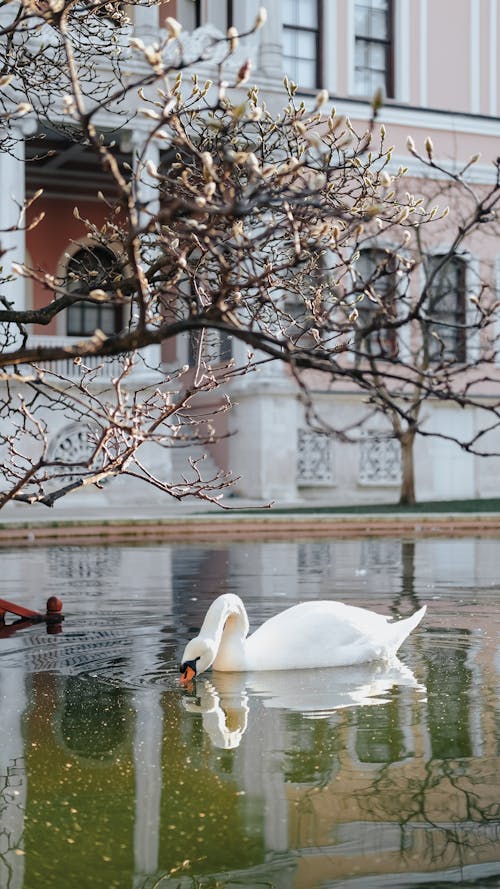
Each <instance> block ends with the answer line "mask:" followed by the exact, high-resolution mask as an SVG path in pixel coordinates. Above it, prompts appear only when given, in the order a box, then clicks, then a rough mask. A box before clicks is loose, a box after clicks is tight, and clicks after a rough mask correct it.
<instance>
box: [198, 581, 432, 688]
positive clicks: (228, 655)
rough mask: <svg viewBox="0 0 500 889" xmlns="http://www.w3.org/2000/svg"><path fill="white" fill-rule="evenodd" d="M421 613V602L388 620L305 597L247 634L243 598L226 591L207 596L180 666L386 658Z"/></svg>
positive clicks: (295, 665)
mask: <svg viewBox="0 0 500 889" xmlns="http://www.w3.org/2000/svg"><path fill="white" fill-rule="evenodd" d="M424 614H425V606H424V607H423V608H420V610H419V611H416V612H415V614H412V616H411V617H407V618H405V619H404V620H400V621H395V622H393V621H391V620H390V618H387V617H384V616H383V615H381V614H376V613H375V612H373V611H368V610H367V609H365V608H357V607H355V606H353V605H344V604H343V603H342V602H328V601H321V602H305V603H303V604H302V605H294V606H293V607H292V608H287V609H286V610H285V611H282V612H281V613H280V614H277V615H275V616H274V617H271V618H270V620H267V621H266V622H265V623H264V624H262V626H261V627H259V629H258V630H256V631H255V632H254V633H252V634H251V635H250V636H248V630H249V624H248V617H247V613H246V610H245V606H244V604H243V602H242V601H241V599H240V598H239V597H238V596H235V595H234V594H232V593H226V594H225V595H223V596H219V597H218V598H217V599H215V601H214V602H212V604H211V605H210V608H209V609H208V611H207V613H206V615H205V620H204V621H203V625H202V627H201V630H200V632H199V635H198V636H196V637H195V638H194V639H192V640H191V641H190V642H188V644H187V646H186V648H185V650H184V655H183V658H182V664H181V672H182V673H183V679H184V681H188V680H189V679H190V678H192V676H193V675H195V674H196V673H202V672H204V670H207V669H208V668H209V667H213V669H214V670H222V671H224V672H242V671H247V670H302V669H309V668H312V667H343V666H350V665H353V664H363V663H366V662H368V661H373V660H389V659H390V658H392V657H394V655H395V654H396V652H397V651H398V649H399V648H400V646H401V645H402V644H403V642H404V640H405V639H406V637H407V636H408V635H409V634H410V633H411V631H412V630H413V629H415V627H416V626H417V625H418V624H419V623H420V621H421V620H422V618H423V616H424ZM188 668H189V669H188ZM189 670H190V671H191V672H189Z"/></svg>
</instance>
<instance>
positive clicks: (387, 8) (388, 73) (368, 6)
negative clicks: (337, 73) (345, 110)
mask: <svg viewBox="0 0 500 889" xmlns="http://www.w3.org/2000/svg"><path fill="white" fill-rule="evenodd" d="M354 15H355V19H354V35H355V37H354V40H355V49H354V54H355V57H354V70H355V78H354V82H355V92H356V93H357V94H358V95H362V96H370V97H371V96H373V95H374V94H375V93H376V92H377V90H378V89H382V90H383V92H384V95H385V96H389V97H390V96H393V95H394V90H393V76H392V71H393V35H392V30H393V29H392V0H362V2H356V5H355V14H354Z"/></svg>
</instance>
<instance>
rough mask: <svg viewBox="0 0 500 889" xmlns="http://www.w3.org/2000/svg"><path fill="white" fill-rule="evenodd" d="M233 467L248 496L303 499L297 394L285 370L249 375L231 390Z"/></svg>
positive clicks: (285, 500)
mask: <svg viewBox="0 0 500 889" xmlns="http://www.w3.org/2000/svg"><path fill="white" fill-rule="evenodd" d="M231 398H232V400H233V403H234V406H233V409H232V410H231V411H230V414H229V424H230V430H231V432H232V433H234V434H233V435H232V436H231V437H230V438H229V465H230V467H231V470H232V472H233V473H234V475H235V476H238V477H239V478H240V480H239V481H238V483H237V486H236V491H237V493H238V494H239V495H240V496H242V497H248V498H251V499H252V500H258V501H260V502H262V503H263V504H264V503H266V502H269V501H270V500H276V502H281V503H290V502H294V501H296V500H297V419H298V411H297V394H296V390H295V386H294V384H293V383H292V382H291V381H290V380H288V379H287V378H286V376H285V375H284V374H283V375H281V374H279V375H276V377H267V378H266V377H263V378H261V379H259V376H258V375H254V374H249V376H248V377H247V378H245V377H244V378H243V379H242V380H241V381H240V382H239V383H238V384H236V385H235V386H234V389H232V391H231Z"/></svg>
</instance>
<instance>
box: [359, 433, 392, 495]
mask: <svg viewBox="0 0 500 889" xmlns="http://www.w3.org/2000/svg"><path fill="white" fill-rule="evenodd" d="M359 483H360V484H361V485H400V484H401V447H400V444H399V442H398V441H397V439H395V438H394V437H393V436H392V435H389V434H388V433H383V432H379V431H376V430H370V429H367V430H366V431H365V432H363V433H362V437H361V439H360V442H359Z"/></svg>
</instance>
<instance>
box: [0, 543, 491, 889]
mask: <svg viewBox="0 0 500 889" xmlns="http://www.w3.org/2000/svg"><path fill="white" fill-rule="evenodd" d="M497 553H498V542H497V541H495V540H486V541H480V540H475V539H469V540H453V541H451V540H450V541H447V540H436V541H432V540H418V541H411V540H407V541H401V540H376V539H370V540H353V541H335V542H327V541H321V542H318V543H297V542H293V543H267V544H266V543H248V544H242V543H238V544H231V545H228V546H208V545H203V547H196V546H185V547H179V546H178V545H175V546H174V545H169V544H165V545H151V546H136V547H134V546H102V547H76V546H75V547H72V546H61V547H47V548H40V549H32V550H30V551H28V550H24V549H23V550H21V549H19V550H11V551H10V552H3V553H2V572H1V575H2V576H1V578H0V597H4V598H7V599H11V600H14V601H16V600H17V601H22V603H23V604H25V605H27V606H29V607H35V608H40V607H43V605H44V602H45V599H46V598H47V596H48V595H51V594H56V595H59V596H60V597H61V598H62V599H63V601H64V611H65V615H66V618H65V621H64V623H63V624H62V628H61V632H59V633H57V632H56V633H48V632H47V628H46V627H45V625H36V626H33V627H30V628H27V629H23V630H20V631H18V632H15V633H13V634H12V635H9V636H7V635H5V636H4V637H2V638H0V739H1V743H0V889H4V887H6V889H7V887H8V889H35V887H36V889H40V887H43V889H49V887H50V889H66V887H68V886H78V887H81V889H87V887H88V889H91V887H92V889H101V887H102V889H109V887H119V889H123V887H133V889H153V887H158V889H191V887H193V889H194V887H207V889H208V887H210V889H213V887H215V886H217V887H225V889H226V887H227V889H234V887H236V886H239V887H241V886H245V887H252V889H254V887H261V886H262V887H268V889H269V887H276V889H289V887H290V889H309V887H311V889H312V887H315V889H316V887H317V889H326V887H344V886H345V887H349V889H350V887H369V889H372V887H375V889H376V887H379V886H380V887H381V889H382V887H384V889H385V887H388V886H391V887H406V886H408V887H409V886H416V885H425V884H427V885H431V886H437V885H446V884H454V885H457V884H459V885H464V886H472V885H475V886H488V885H491V886H497V885H498V882H499V880H500V768H499V766H500V762H499V746H500V705H499V701H498V690H499V684H500V655H499V639H498V633H499V628H500V623H499V621H500V607H499V601H498V587H497V576H496V564H497V561H498V559H497ZM221 592H236V593H238V594H239V595H241V596H242V598H243V599H244V601H245V603H246V605H247V609H248V612H249V617H250V623H251V625H252V626H253V627H255V626H257V625H258V624H259V623H260V622H261V621H263V620H265V619H266V618H267V617H269V616H271V615H272V614H275V613H276V612H277V611H278V610H280V609H282V608H284V607H287V606H288V605H292V604H294V603H295V602H298V601H304V600H307V599H313V598H318V597H320V598H329V599H342V600H343V601H347V602H350V603H352V604H358V605H364V606H366V607H369V608H373V609H374V610H377V611H380V612H383V613H386V614H392V615H394V616H403V615H406V614H409V613H411V612H413V610H415V608H417V607H420V605H422V604H424V603H427V604H428V614H427V616H426V619H425V622H424V624H423V625H422V626H421V627H419V628H418V630H417V631H416V632H415V633H414V634H413V635H412V637H411V638H410V639H409V640H408V641H407V642H406V643H405V645H404V647H403V648H402V650H401V652H400V656H401V657H400V659H401V663H400V664H399V665H397V664H396V665H392V666H391V667H390V668H384V667H382V666H380V665H366V666H363V667H357V668H340V669H337V670H322V671H303V672H302V673H300V672H298V673H296V672H294V671H291V672H286V673H280V674H274V675H269V674H254V675H248V676H246V675H232V676H231V675H220V674H219V675H217V674H203V675H202V676H200V677H199V678H198V680H197V682H196V685H195V687H193V688H192V689H191V690H188V691H186V690H182V689H181V688H180V687H179V684H178V658H179V655H180V653H181V652H182V649H183V647H184V645H185V643H186V641H187V640H188V639H189V638H190V637H191V636H192V635H193V634H194V633H195V632H196V631H197V629H198V628H199V626H200V624H201V621H202V619H203V616H204V613H205V611H206V608H207V607H208V604H209V603H210V601H211V600H212V599H213V598H214V596H215V595H217V594H219V593H221Z"/></svg>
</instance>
